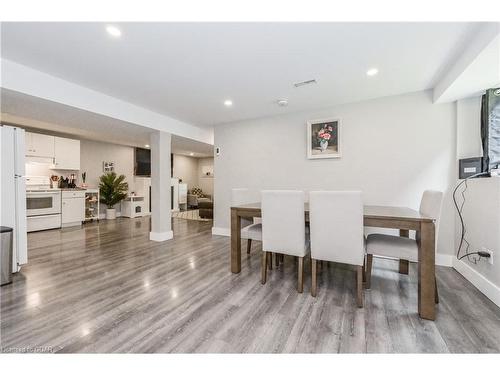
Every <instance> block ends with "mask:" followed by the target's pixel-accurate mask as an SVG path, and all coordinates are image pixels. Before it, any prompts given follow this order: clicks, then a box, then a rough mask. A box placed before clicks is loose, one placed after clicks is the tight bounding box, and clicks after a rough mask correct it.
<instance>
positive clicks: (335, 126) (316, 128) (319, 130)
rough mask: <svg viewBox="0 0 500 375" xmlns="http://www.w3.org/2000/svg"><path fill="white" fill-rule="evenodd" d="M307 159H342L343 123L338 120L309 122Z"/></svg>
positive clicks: (328, 119)
mask: <svg viewBox="0 0 500 375" xmlns="http://www.w3.org/2000/svg"><path fill="white" fill-rule="evenodd" d="M306 144H307V158H308V159H330V158H340V157H341V155H342V153H341V151H342V122H341V120H340V119H338V118H327V119H319V120H310V121H307V143H306Z"/></svg>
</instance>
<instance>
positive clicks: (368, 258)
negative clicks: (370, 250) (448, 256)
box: [365, 254, 373, 289]
mask: <svg viewBox="0 0 500 375" xmlns="http://www.w3.org/2000/svg"><path fill="white" fill-rule="evenodd" d="M372 265H373V254H367V255H366V269H365V280H366V281H365V288H366V289H370V288H371V284H372Z"/></svg>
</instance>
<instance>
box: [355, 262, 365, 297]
mask: <svg viewBox="0 0 500 375" xmlns="http://www.w3.org/2000/svg"><path fill="white" fill-rule="evenodd" d="M356 287H357V301H358V307H363V299H364V298H363V266H357V285H356Z"/></svg>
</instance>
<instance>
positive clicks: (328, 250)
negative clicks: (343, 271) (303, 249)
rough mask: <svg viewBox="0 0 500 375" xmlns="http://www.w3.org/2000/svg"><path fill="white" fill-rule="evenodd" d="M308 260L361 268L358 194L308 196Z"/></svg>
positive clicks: (351, 192)
mask: <svg viewBox="0 0 500 375" xmlns="http://www.w3.org/2000/svg"><path fill="white" fill-rule="evenodd" d="M309 222H310V229H311V232H310V236H311V258H313V259H318V260H326V261H331V262H338V263H346V264H353V265H357V266H361V265H363V260H364V256H365V247H364V237H363V199H362V194H361V192H360V191H313V192H311V193H310V194H309Z"/></svg>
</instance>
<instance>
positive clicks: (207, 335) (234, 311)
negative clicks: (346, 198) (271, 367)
mask: <svg viewBox="0 0 500 375" xmlns="http://www.w3.org/2000/svg"><path fill="white" fill-rule="evenodd" d="M211 225H212V223H211V222H197V221H189V220H181V219H174V221H173V228H174V240H172V241H168V242H164V243H157V242H151V241H149V240H148V236H149V219H147V218H139V219H125V218H120V219H117V220H116V221H110V222H109V221H101V222H100V223H90V224H86V225H85V226H84V227H83V228H81V229H80V228H78V229H64V230H52V231H45V232H37V233H31V234H30V235H29V238H28V242H29V265H27V266H25V267H23V269H22V271H21V272H20V273H19V274H16V275H15V277H14V283H13V284H11V285H8V286H4V287H2V288H1V289H0V293H1V310H0V312H1V315H0V320H1V323H0V346H1V349H2V351H4V352H16V351H37V350H38V351H53V352H98V353H108V352H141V353H149V352H167V353H169V352H184V353H186V352H187V353H205V352H212V353H213V352H216V353H218V352H231V353H247V352H259V353H262V352H264V353H284V352H302V353H359V352H361V353H364V352H368V353H393V352H397V353H415V352H417V353H422V352H430V353H447V352H454V353H455V352H458V353H476V352H497V353H498V352H500V309H499V308H498V307H497V306H496V305H494V304H493V303H492V302H491V301H489V300H488V299H487V298H486V297H485V296H483V295H482V294H481V293H480V292H479V291H478V290H477V289H476V288H475V287H473V286H472V285H471V284H470V283H469V282H468V281H466V280H465V279H464V278H463V277H462V276H461V275H460V274H458V273H457V272H456V271H454V270H453V269H451V268H444V267H438V268H437V279H438V285H439V292H440V298H441V301H440V304H439V307H438V312H437V319H436V321H435V322H431V321H426V320H421V319H420V318H419V317H418V315H417V313H416V311H417V306H416V304H417V281H416V266H415V265H411V268H410V275H409V276H405V275H400V274H399V273H398V272H397V267H398V263H397V262H393V261H388V260H381V259H377V260H375V262H374V271H373V279H372V288H371V290H368V291H366V293H365V307H364V308H362V309H359V308H357V307H356V303H355V297H354V291H355V273H354V271H353V270H352V269H350V268H349V267H347V266H341V265H335V264H329V265H327V264H326V263H325V264H324V265H323V267H322V268H320V271H319V272H320V273H319V276H318V279H319V289H318V297H316V298H313V297H311V295H310V263H309V262H308V261H307V262H306V270H308V271H307V272H306V278H305V287H304V293H303V294H298V293H297V292H296V265H295V261H294V259H292V258H285V263H284V265H282V266H280V268H279V269H273V270H272V271H270V272H269V273H268V282H267V284H266V285H264V286H263V285H261V284H260V254H259V251H260V246H259V244H254V247H253V249H252V254H251V255H250V256H247V255H246V254H244V255H243V260H242V272H241V273H240V274H238V275H234V274H232V273H230V271H229V251H230V250H229V247H230V239H229V238H227V237H219V236H212V235H211ZM245 246H246V244H244V246H243V248H244V249H245Z"/></svg>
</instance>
